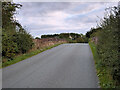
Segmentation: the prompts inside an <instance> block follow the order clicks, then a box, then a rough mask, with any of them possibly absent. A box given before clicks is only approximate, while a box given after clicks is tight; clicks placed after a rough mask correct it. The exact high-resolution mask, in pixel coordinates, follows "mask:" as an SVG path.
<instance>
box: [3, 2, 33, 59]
mask: <svg viewBox="0 0 120 90" xmlns="http://www.w3.org/2000/svg"><path fill="white" fill-rule="evenodd" d="M21 7H22V5H20V4H16V3H13V2H3V3H2V56H3V57H5V58H9V59H12V58H13V57H14V56H15V55H17V54H19V53H26V52H27V51H29V50H30V49H31V48H32V45H33V41H32V36H31V35H30V34H29V33H27V32H26V31H25V29H24V28H23V27H22V25H21V24H20V23H19V22H18V21H16V19H15V18H14V17H15V14H16V9H20V8H21Z"/></svg>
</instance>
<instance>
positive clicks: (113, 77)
mask: <svg viewBox="0 0 120 90" xmlns="http://www.w3.org/2000/svg"><path fill="white" fill-rule="evenodd" d="M106 10H107V12H106V15H105V17H104V19H102V20H101V22H100V24H99V27H98V28H96V29H95V28H94V29H92V30H91V31H90V32H88V33H87V34H86V36H87V37H89V38H90V39H89V40H90V43H94V42H95V40H94V39H97V43H94V44H95V45H94V44H91V48H92V50H93V55H94V54H95V55H97V56H94V57H95V62H96V63H97V70H98V73H99V75H98V76H99V77H100V78H99V79H100V81H101V84H100V85H101V87H104V88H111V87H113V88H114V87H120V60H119V59H120V44H119V43H120V40H119V39H120V7H119V6H118V7H111V8H108V9H106ZM94 48H96V49H94ZM96 57H97V58H96ZM98 58H99V59H98Z"/></svg>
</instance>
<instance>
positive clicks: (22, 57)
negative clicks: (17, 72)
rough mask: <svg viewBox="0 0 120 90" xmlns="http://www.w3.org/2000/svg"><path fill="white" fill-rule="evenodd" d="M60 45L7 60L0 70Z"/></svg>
mask: <svg viewBox="0 0 120 90" xmlns="http://www.w3.org/2000/svg"><path fill="white" fill-rule="evenodd" d="M61 44H63V43H60V44H55V45H51V46H48V47H45V48H42V49H41V50H40V49H37V50H34V51H31V52H28V53H25V54H21V55H19V56H16V57H14V58H13V60H9V59H7V60H6V62H4V63H2V65H1V66H2V67H0V68H4V67H7V66H9V65H12V64H15V63H17V62H20V61H22V60H25V59H27V58H30V57H32V56H34V55H37V54H39V53H41V52H43V51H46V50H48V49H51V48H53V47H56V46H59V45H61ZM3 59H5V58H3Z"/></svg>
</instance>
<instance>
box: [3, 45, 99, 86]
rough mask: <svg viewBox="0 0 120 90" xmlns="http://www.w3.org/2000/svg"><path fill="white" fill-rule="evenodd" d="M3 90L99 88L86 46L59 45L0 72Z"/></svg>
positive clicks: (90, 54)
mask: <svg viewBox="0 0 120 90" xmlns="http://www.w3.org/2000/svg"><path fill="white" fill-rule="evenodd" d="M2 75H3V76H2V77H3V81H2V86H3V88H98V86H99V85H98V78H97V75H96V70H95V65H94V60H93V57H92V53H91V50H90V47H89V45H88V44H62V45H60V46H57V47H55V48H52V49H50V50H47V51H44V52H42V53H40V54H38V55H35V56H33V57H31V58H29V59H26V60H23V61H21V62H19V63H16V64H14V65H11V66H8V67H6V68H4V69H2Z"/></svg>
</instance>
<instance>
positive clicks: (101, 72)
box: [89, 42, 116, 88]
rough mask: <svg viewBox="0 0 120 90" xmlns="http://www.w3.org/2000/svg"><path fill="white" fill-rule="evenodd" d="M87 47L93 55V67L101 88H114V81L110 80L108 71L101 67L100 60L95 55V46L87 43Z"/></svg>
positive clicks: (96, 54)
mask: <svg viewBox="0 0 120 90" xmlns="http://www.w3.org/2000/svg"><path fill="white" fill-rule="evenodd" d="M89 46H90V48H91V51H92V53H93V58H94V60H95V67H96V70H97V76H98V78H99V81H100V83H99V84H100V87H101V88H116V85H115V81H114V80H113V79H112V77H111V75H110V73H109V69H107V68H105V67H102V66H101V60H100V58H99V56H98V53H97V48H96V45H95V44H94V43H93V42H89Z"/></svg>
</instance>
